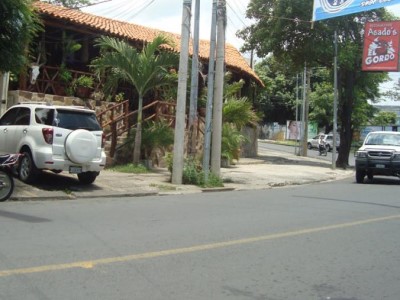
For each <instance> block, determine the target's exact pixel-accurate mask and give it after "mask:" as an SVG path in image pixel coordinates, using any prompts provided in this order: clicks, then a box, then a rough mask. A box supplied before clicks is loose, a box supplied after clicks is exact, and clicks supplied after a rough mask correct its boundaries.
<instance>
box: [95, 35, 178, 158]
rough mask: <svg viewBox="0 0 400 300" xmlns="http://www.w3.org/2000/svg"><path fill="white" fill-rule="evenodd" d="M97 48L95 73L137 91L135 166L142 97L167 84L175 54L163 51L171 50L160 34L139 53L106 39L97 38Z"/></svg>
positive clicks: (170, 45) (123, 44)
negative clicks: (99, 51)
mask: <svg viewBox="0 0 400 300" xmlns="http://www.w3.org/2000/svg"><path fill="white" fill-rule="evenodd" d="M96 45H97V46H99V47H101V50H102V51H101V53H102V54H101V56H100V57H98V58H96V59H95V60H93V62H92V66H93V67H94V68H95V69H96V71H97V72H99V73H101V72H104V71H108V72H109V73H107V74H110V75H109V76H112V77H114V79H117V80H118V81H125V82H127V83H129V84H132V85H133V86H134V87H135V88H136V90H137V92H138V96H139V103H138V114H137V127H136V134H135V145H134V149H133V163H134V164H138V163H139V160H140V148H141V141H142V115H143V97H144V96H145V95H146V93H147V92H149V91H150V90H153V89H155V88H157V87H160V86H163V85H168V84H170V81H169V80H167V78H166V77H167V75H168V71H169V68H171V67H174V66H175V67H176V66H177V64H178V61H179V57H178V55H177V53H175V52H172V51H163V50H164V49H165V48H166V47H165V46H169V47H172V46H173V43H172V41H171V40H170V39H168V38H167V37H165V36H162V35H159V36H157V37H155V38H154V40H153V41H152V42H151V43H149V44H147V45H145V46H144V47H143V49H142V50H141V51H140V52H138V50H137V49H135V48H133V47H132V46H130V45H129V44H128V43H126V42H124V41H121V40H118V39H114V38H110V37H105V36H103V37H101V38H99V39H97V41H96ZM162 46H164V47H162Z"/></svg>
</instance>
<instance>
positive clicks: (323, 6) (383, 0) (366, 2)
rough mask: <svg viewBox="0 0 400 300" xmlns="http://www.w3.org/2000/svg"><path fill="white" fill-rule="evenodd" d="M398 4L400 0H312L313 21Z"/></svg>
mask: <svg viewBox="0 0 400 300" xmlns="http://www.w3.org/2000/svg"><path fill="white" fill-rule="evenodd" d="M395 4H400V0H314V9H313V18H312V20H313V21H319V20H324V19H329V18H335V17H340V16H344V15H350V14H354V13H358V12H361V11H367V10H371V9H377V8H381V7H384V6H389V5H395Z"/></svg>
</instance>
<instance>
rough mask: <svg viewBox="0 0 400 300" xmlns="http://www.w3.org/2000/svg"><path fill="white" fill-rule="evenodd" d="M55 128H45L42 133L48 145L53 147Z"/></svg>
mask: <svg viewBox="0 0 400 300" xmlns="http://www.w3.org/2000/svg"><path fill="white" fill-rule="evenodd" d="M53 132H54V131H53V128H43V129H42V133H43V138H44V140H45V142H46V143H47V144H50V145H52V144H53Z"/></svg>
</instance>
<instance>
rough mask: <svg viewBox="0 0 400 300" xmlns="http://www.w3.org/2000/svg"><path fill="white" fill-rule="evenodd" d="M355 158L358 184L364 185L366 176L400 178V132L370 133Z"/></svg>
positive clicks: (371, 177)
mask: <svg viewBox="0 0 400 300" xmlns="http://www.w3.org/2000/svg"><path fill="white" fill-rule="evenodd" d="M355 156H356V181H357V183H363V182H364V177H365V176H367V177H368V179H369V180H372V179H373V177H374V175H383V176H397V177H400V132H392V131H375V132H370V133H369V134H368V135H367V136H366V137H365V140H364V143H363V145H362V146H361V148H360V149H358V151H357V152H356V154H355Z"/></svg>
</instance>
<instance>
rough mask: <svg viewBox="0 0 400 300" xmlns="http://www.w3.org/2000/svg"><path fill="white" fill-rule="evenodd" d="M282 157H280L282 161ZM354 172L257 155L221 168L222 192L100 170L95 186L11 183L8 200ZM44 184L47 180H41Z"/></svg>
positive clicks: (258, 185) (165, 177)
mask: <svg viewBox="0 0 400 300" xmlns="http://www.w3.org/2000/svg"><path fill="white" fill-rule="evenodd" d="M283 155H284V157H282V156H283ZM353 174H354V171H353V170H351V169H349V170H342V169H335V170H333V169H332V168H331V163H329V162H326V161H323V160H320V159H317V158H309V157H300V156H296V155H294V154H288V153H285V154H282V153H281V152H278V151H274V150H264V151H261V152H259V156H258V157H257V158H241V159H240V160H239V162H238V163H237V164H236V165H234V166H231V167H229V168H221V176H222V178H223V179H224V188H213V189H203V188H200V187H198V186H194V185H174V184H171V183H170V182H169V179H170V173H169V171H168V170H167V169H163V168H159V169H155V170H154V171H153V172H151V173H147V174H127V173H119V172H113V171H109V170H104V171H102V172H101V173H100V175H99V177H98V178H97V179H96V181H95V183H94V184H92V185H89V186H81V185H79V183H78V181H77V179H76V176H71V175H69V174H65V175H63V176H60V175H61V174H60V175H53V174H49V175H46V176H51V177H50V182H52V180H56V181H62V182H63V184H64V186H62V187H57V190H54V187H53V186H52V185H50V184H48V185H47V186H46V187H45V188H43V187H41V186H38V185H36V186H32V185H26V184H24V183H22V182H20V181H19V180H15V183H16V187H15V190H14V193H13V195H12V196H11V199H10V200H19V201H21V200H25V201H29V200H61V199H77V198H93V197H132V196H145V195H167V194H188V193H200V192H210V191H225V190H254V189H269V188H273V187H282V186H288V185H301V184H309V183H315V182H322V181H330V180H336V179H341V178H345V177H349V176H353ZM44 181H45V182H46V181H47V182H48V180H47V179H46V180H44Z"/></svg>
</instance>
